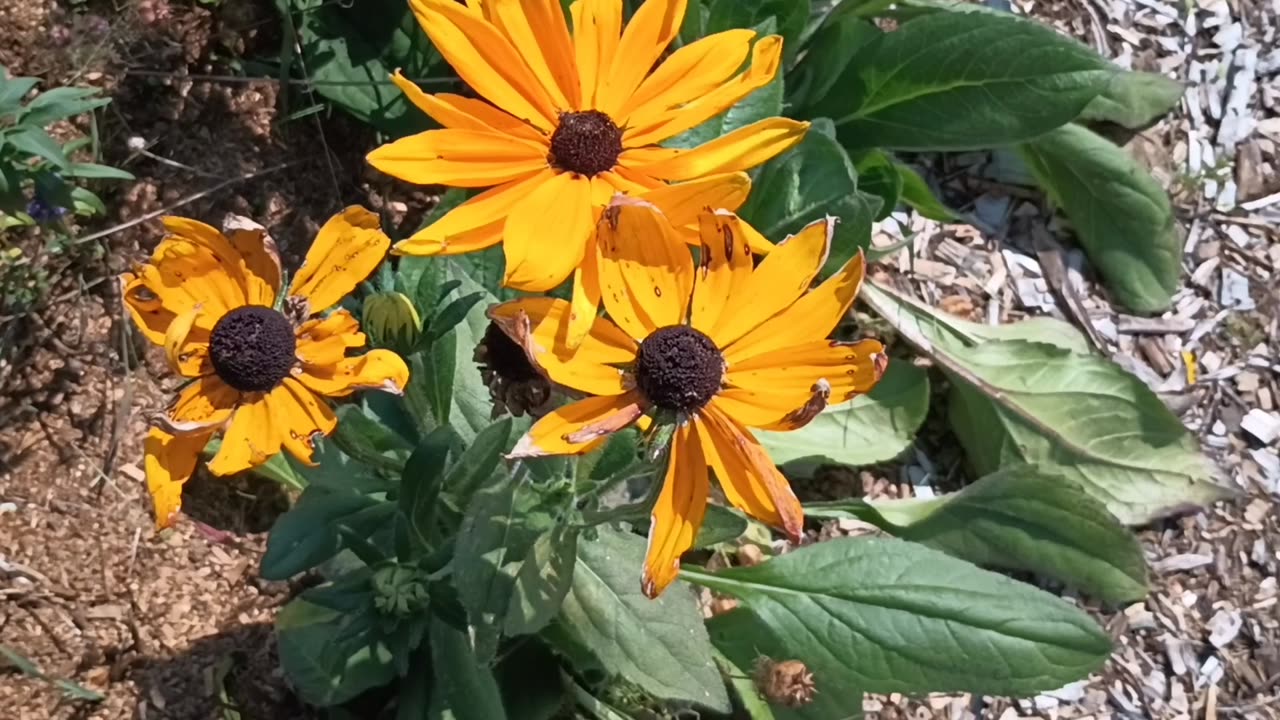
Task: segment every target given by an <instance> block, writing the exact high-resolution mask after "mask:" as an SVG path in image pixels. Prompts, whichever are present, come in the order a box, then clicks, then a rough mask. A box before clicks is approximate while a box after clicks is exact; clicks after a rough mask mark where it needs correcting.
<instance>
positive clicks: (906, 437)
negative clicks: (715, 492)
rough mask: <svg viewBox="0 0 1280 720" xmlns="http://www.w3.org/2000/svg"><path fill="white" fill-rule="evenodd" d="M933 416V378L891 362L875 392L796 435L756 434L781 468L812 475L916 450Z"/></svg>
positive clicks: (835, 409)
mask: <svg viewBox="0 0 1280 720" xmlns="http://www.w3.org/2000/svg"><path fill="white" fill-rule="evenodd" d="M928 411H929V376H928V375H927V374H926V373H925V371H924V370H922V369H920V368H918V367H916V366H915V365H912V364H911V362H910V361H908V360H904V359H895V360H892V361H890V362H889V367H888V369H887V370H886V371H885V374H884V377H882V378H880V382H879V383H877V384H876V386H875V387H874V388H872V390H871V392H869V393H867V394H865V395H859V396H858V397H856V398H854V399H853V400H850V401H849V402H846V403H841V404H839V405H831V406H829V407H827V408H826V409H825V410H823V411H822V412H821V413H820V414H819V415H818V417H816V418H814V419H813V420H812V421H811V422H810V423H809V424H808V425H805V426H804V427H802V428H800V429H799V430H793V431H791V432H770V431H756V437H757V438H759V439H760V442H761V444H763V445H764V447H765V449H767V450H768V451H769V456H770V457H772V458H773V461H774V462H775V463H777V464H778V465H785V466H786V469H787V470H788V471H789V472H792V473H798V474H803V473H808V472H811V471H812V470H813V469H815V468H816V467H817V466H818V465H824V464H834V465H850V466H854V467H857V466H860V465H871V464H874V463H878V462H884V461H886V460H891V459H893V458H895V457H897V456H898V455H900V454H901V453H902V451H903V450H906V449H907V448H908V447H910V446H911V443H912V442H913V441H914V440H915V435H916V431H917V430H919V429H920V425H921V423H923V422H924V418H925V415H926V414H927V413H928Z"/></svg>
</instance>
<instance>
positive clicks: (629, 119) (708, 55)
mask: <svg viewBox="0 0 1280 720" xmlns="http://www.w3.org/2000/svg"><path fill="white" fill-rule="evenodd" d="M755 37H756V32H755V31H754V30H726V31H724V32H719V33H716V34H715V35H709V36H707V37H704V38H701V39H699V40H695V41H694V42H691V43H689V44H688V45H685V46H684V47H682V48H680V49H679V50H676V51H675V52H673V53H671V55H670V56H668V57H667V59H666V60H663V61H662V64H661V65H659V66H658V67H657V69H655V70H654V71H653V73H652V74H650V75H649V77H647V78H645V80H644V82H642V83H640V87H638V88H636V91H635V93H633V94H632V95H631V97H629V98H627V101H626V103H625V104H624V105H623V106H622V110H621V112H620V113H619V117H620V118H622V120H623V122H622V123H620V124H621V125H623V126H624V127H626V128H627V129H628V131H630V130H631V129H632V128H641V129H643V128H646V127H649V126H651V125H653V124H655V123H657V122H659V121H662V120H666V119H668V116H669V114H670V111H671V109H672V108H678V107H680V106H681V105H684V104H686V103H689V102H691V101H695V100H697V99H699V98H701V97H702V96H704V95H706V94H707V93H709V92H711V91H713V90H715V89H716V88H718V87H720V85H722V84H723V83H724V82H725V81H727V80H728V79H729V78H730V77H731V76H732V75H733V74H734V73H735V72H737V71H738V68H740V67H742V62H743V61H744V60H746V59H747V55H749V54H750V53H751V41H752V40H754V39H755Z"/></svg>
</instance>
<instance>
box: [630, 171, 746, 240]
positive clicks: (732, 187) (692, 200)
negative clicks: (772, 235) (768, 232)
mask: <svg viewBox="0 0 1280 720" xmlns="http://www.w3.org/2000/svg"><path fill="white" fill-rule="evenodd" d="M750 192H751V177H750V176H749V175H747V174H746V173H744V172H732V173H721V174H719V175H708V176H707V177H702V178H698V179H697V180H690V181H689V182H683V183H672V184H670V185H667V184H665V183H664V184H663V185H661V186H659V187H657V188H654V189H652V190H648V191H646V192H645V193H644V194H643V195H641V196H640V197H641V198H642V199H643V200H644V201H645V202H648V203H652V204H653V205H655V206H656V207H657V208H658V209H659V210H661V211H662V214H663V215H666V216H667V220H668V221H669V222H670V223H671V224H672V225H675V226H676V227H680V226H684V225H690V226H694V227H696V226H697V223H698V215H700V214H701V213H702V212H703V211H704V210H707V209H709V208H710V209H723V210H728V211H730V212H732V211H734V210H737V209H738V208H739V207H741V206H742V203H744V202H746V200H747V194H748V193H750ZM766 244H767V243H766Z"/></svg>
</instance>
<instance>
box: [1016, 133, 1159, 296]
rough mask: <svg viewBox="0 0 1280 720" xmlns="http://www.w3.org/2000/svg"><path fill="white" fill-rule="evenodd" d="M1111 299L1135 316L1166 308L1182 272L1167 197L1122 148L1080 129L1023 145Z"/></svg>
mask: <svg viewBox="0 0 1280 720" xmlns="http://www.w3.org/2000/svg"><path fill="white" fill-rule="evenodd" d="M1021 153H1022V157H1023V158H1024V159H1025V160H1026V162H1027V165H1028V166H1029V167H1030V168H1031V172H1032V174H1034V175H1035V178H1036V180H1037V181H1038V182H1039V183H1040V185H1041V186H1042V187H1044V189H1045V190H1046V191H1047V192H1048V193H1049V196H1050V197H1052V198H1053V200H1054V201H1055V202H1056V203H1057V204H1058V205H1059V206H1061V207H1062V209H1063V210H1064V211H1065V212H1066V214H1067V217H1069V218H1070V219H1071V224H1072V226H1073V227H1074V228H1075V230H1076V235H1077V237H1078V238H1079V239H1080V244H1081V245H1082V246H1083V247H1084V249H1085V252H1086V253H1088V255H1089V260H1090V262H1091V263H1092V264H1093V265H1094V267H1096V268H1097V269H1098V272H1099V273H1101V274H1102V277H1103V278H1104V279H1105V280H1106V283H1107V288H1108V289H1109V290H1110V291H1111V294H1112V296H1113V297H1114V298H1115V299H1116V300H1118V301H1120V302H1121V303H1122V304H1124V305H1125V306H1126V307H1129V308H1131V309H1133V310H1137V311H1138V312H1160V311H1162V310H1165V309H1166V308H1168V307H1169V302H1170V300H1171V299H1172V297H1173V293H1174V291H1175V290H1177V289H1178V277H1179V274H1180V273H1181V271H1182V243H1181V241H1180V240H1179V239H1178V233H1177V229H1176V223H1175V221H1174V217H1173V207H1172V206H1171V205H1170V203H1169V196H1168V195H1167V194H1166V193H1165V191H1164V189H1163V188H1161V187H1160V184H1159V183H1158V182H1156V181H1155V179H1154V178H1152V177H1151V175H1150V174H1149V173H1148V172H1147V171H1146V170H1145V169H1143V168H1142V166H1140V165H1138V163H1137V162H1136V161H1134V160H1133V158H1131V157H1129V155H1128V154H1127V153H1125V151H1124V150H1122V149H1120V148H1119V147H1116V146H1115V145H1113V144H1112V143H1110V142H1108V141H1107V140H1106V139H1104V138H1102V137H1099V136H1098V135H1095V134H1094V133H1092V132H1090V131H1089V130H1088V129H1086V128H1083V127H1081V126H1079V125H1067V126H1066V127H1062V128H1059V129H1057V130H1055V131H1053V132H1051V133H1049V134H1048V135H1045V136H1044V137H1041V138H1038V139H1036V140H1035V141H1033V142H1030V143H1027V144H1026V145H1023V146H1022V148H1021Z"/></svg>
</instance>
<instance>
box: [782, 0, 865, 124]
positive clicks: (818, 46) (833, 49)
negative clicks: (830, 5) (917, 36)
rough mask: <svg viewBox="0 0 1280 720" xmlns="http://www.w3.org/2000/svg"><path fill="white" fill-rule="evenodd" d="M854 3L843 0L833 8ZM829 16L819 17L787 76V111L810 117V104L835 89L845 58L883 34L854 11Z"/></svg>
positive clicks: (846, 60) (847, 60)
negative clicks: (810, 37)
mask: <svg viewBox="0 0 1280 720" xmlns="http://www.w3.org/2000/svg"><path fill="white" fill-rule="evenodd" d="M855 4H857V3H856V2H854V1H853V0H844V2H842V3H840V5H838V6H837V8H845V7H849V6H851V5H855ZM829 18H830V20H831V21H830V22H827V21H823V23H822V24H821V25H820V26H819V28H818V29H817V30H815V31H814V32H815V34H814V35H813V40H812V42H810V44H809V47H808V48H807V49H806V50H805V56H804V62H801V63H799V64H798V65H797V66H796V67H795V69H794V70H793V71H792V72H791V73H790V74H789V75H788V76H787V105H788V107H789V108H790V109H791V110H792V112H789V113H788V114H789V115H793V116H802V117H814V116H815V115H816V113H813V112H810V109H811V107H812V106H813V105H815V104H817V103H818V102H820V101H822V99H823V98H826V97H827V96H828V95H829V94H831V93H832V92H836V90H835V88H836V86H837V84H838V83H839V82H840V78H841V76H842V75H843V74H844V70H845V68H846V67H848V65H849V61H850V60H852V59H853V57H854V55H856V54H857V53H858V51H859V50H861V49H862V48H863V47H864V46H866V45H867V44H868V43H871V42H873V41H875V40H876V39H877V38H879V37H880V35H882V34H883V33H881V31H880V29H879V28H877V27H876V26H875V25H874V24H873V23H871V22H870V21H868V20H865V19H862V18H860V17H856V16H854V15H847V16H843V17H839V18H836V17H835V16H834V14H833V15H832V16H829Z"/></svg>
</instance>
